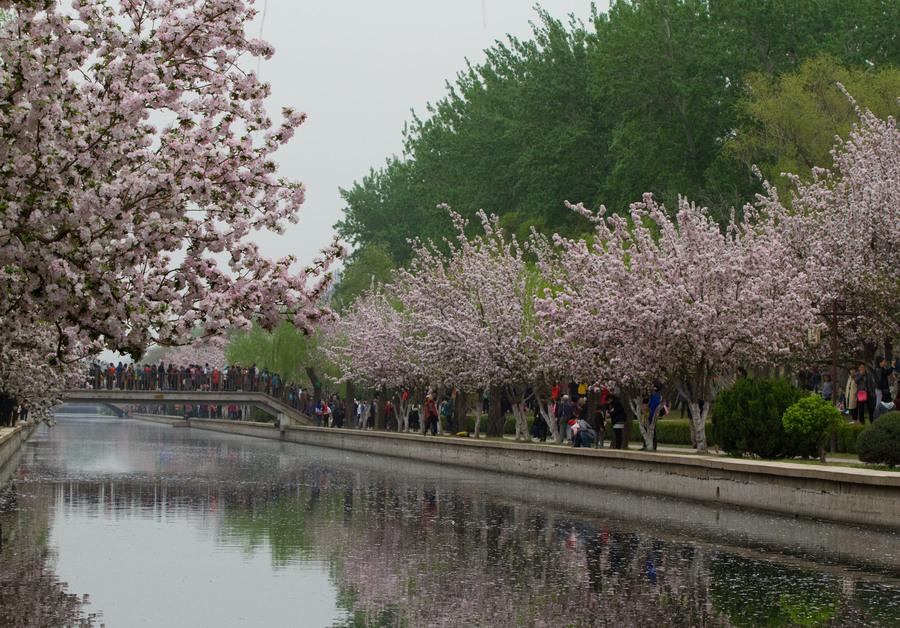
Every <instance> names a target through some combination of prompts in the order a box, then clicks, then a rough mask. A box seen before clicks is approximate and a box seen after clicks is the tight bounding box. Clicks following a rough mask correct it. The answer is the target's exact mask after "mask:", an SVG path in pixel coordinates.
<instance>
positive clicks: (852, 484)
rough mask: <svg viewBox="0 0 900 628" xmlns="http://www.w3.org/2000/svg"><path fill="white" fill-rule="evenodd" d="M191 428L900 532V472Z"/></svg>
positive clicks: (237, 427)
mask: <svg viewBox="0 0 900 628" xmlns="http://www.w3.org/2000/svg"><path fill="white" fill-rule="evenodd" d="M141 418H144V417H141ZM158 420H163V419H158ZM166 422H172V421H171V419H169V420H167V421H166ZM176 423H182V424H183V422H176ZM190 426H191V427H194V428H199V429H206V430H215V431H222V432H228V433H231V434H242V435H245V436H253V437H260V438H269V439H275V440H281V441H285V442H294V443H302V444H306V445H315V446H318V447H330V448H336V449H344V450H351V451H355V452H358V453H361V454H375V455H380V456H391V457H395V458H400V459H406V460H410V461H413V460H414V461H421V462H431V463H437V464H442V465H453V466H456V467H462V468H470V469H480V470H486V471H494V472H499V473H505V474H511V475H516V476H523V477H533V478H541V479H544V480H553V481H560V482H567V483H573V484H576V485H578V484H580V485H587V486H593V487H600V488H614V489H618V490H628V491H631V492H633V491H637V492H643V493H646V494H648V495H657V496H666V497H673V498H677V499H686V500H693V501H697V502H702V503H705V504H719V505H723V506H725V505H727V506H737V507H744V508H750V509H754V510H763V511H770V512H778V513H782V514H787V515H794V516H797V517H804V518H809V519H822V520H827V521H836V522H843V523H851V524H859V525H866V526H878V527H883V528H893V529H898V528H900V473H889V472H879V471H873V470H868V469H855V468H834V467H819V466H812V465H809V466H807V465H801V464H789V463H787V464H786V463H777V462H765V461H754V460H736V459H731V458H723V457H717V456H692V455H681V454H667V453H652V452H643V451H627V450H626V451H616V450H610V449H601V450H596V449H573V448H571V447H563V446H559V445H542V444H534V443H515V442H502V441H494V440H491V441H476V440H473V439H466V438H459V439H457V438H433V437H430V436H428V437H423V436H420V435H417V434H416V435H412V434H396V433H388V432H364V431H357V430H352V429H342V430H337V429H328V428H315V427H292V426H286V427H285V428H284V429H281V430H280V429H278V428H276V427H274V426H272V425H271V424H266V423H244V422H234V421H219V420H209V419H191V420H190Z"/></svg>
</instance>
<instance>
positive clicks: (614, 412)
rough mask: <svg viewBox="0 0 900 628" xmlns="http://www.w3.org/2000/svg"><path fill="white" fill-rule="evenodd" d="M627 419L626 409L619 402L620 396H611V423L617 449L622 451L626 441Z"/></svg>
mask: <svg viewBox="0 0 900 628" xmlns="http://www.w3.org/2000/svg"><path fill="white" fill-rule="evenodd" d="M625 418H626V417H625V407H624V406H623V405H622V402H621V401H619V395H617V394H615V393H612V394H610V396H609V421H610V423H612V427H613V434H614V437H615V448H616V449H622V446H623V443H624V440H625V439H624V437H625Z"/></svg>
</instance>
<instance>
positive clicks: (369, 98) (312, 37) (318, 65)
mask: <svg viewBox="0 0 900 628" xmlns="http://www.w3.org/2000/svg"><path fill="white" fill-rule="evenodd" d="M540 4H541V6H542V7H543V8H544V9H546V10H547V11H548V12H549V13H550V15H552V16H553V17H555V18H557V19H561V20H563V21H564V22H567V21H568V18H567V17H566V16H568V15H569V14H570V13H572V14H574V15H575V16H576V17H577V18H580V19H581V20H583V21H584V22H585V24H587V23H588V18H589V17H590V1H589V0H545V1H544V2H541V3H540ZM597 5H598V7H600V8H601V9H602V10H606V7H607V4H606V2H604V1H603V0H600V2H598V3H597ZM256 6H257V9H258V10H259V11H260V15H258V16H257V19H256V22H255V23H254V24H253V25H250V26H249V27H248V31H249V34H250V35H251V36H253V37H258V36H260V34H261V36H262V39H265V40H267V41H269V42H270V43H272V44H273V45H274V46H275V56H274V57H273V58H272V59H271V60H269V61H264V62H262V65H261V68H260V74H261V77H262V79H263V80H264V81H267V82H269V83H271V84H272V89H273V95H272V97H271V98H270V100H269V104H268V110H269V112H270V115H272V116H273V120H277V119H278V118H277V117H276V114H278V112H279V111H280V108H281V107H282V106H287V105H290V106H292V107H294V108H295V109H298V110H300V111H305V112H306V113H307V114H308V116H309V118H308V120H307V122H306V123H305V124H304V125H303V126H302V127H301V128H300V129H299V130H298V132H297V134H296V135H295V136H294V138H293V140H292V141H291V143H290V144H289V145H288V146H287V147H286V148H285V149H283V150H282V151H279V154H278V155H279V157H278V161H279V163H280V166H281V170H280V174H281V175H282V176H286V177H290V178H293V179H299V180H301V181H303V182H304V183H305V184H306V188H307V195H306V203H305V204H304V206H303V209H302V212H301V220H300V223H299V224H298V225H292V226H290V228H289V230H288V232H287V233H286V234H285V236H283V237H280V238H278V237H275V236H262V237H260V243H261V244H262V248H263V251H264V253H265V255H266V256H267V257H270V258H274V257H282V256H284V255H287V254H294V255H295V256H297V257H298V258H299V259H300V260H301V261H303V262H307V261H309V260H310V259H311V258H312V257H313V256H314V255H315V254H316V253H317V252H318V250H319V249H321V248H322V247H323V246H325V245H326V244H327V243H328V242H329V241H330V240H331V238H332V236H333V235H334V229H333V225H334V223H335V222H337V221H338V220H340V219H341V218H342V213H341V209H342V208H343V203H342V201H341V198H340V194H339V192H338V188H340V187H343V188H349V187H351V186H352V184H353V182H354V181H359V180H361V179H362V178H363V177H364V176H365V175H366V174H368V172H369V168H372V167H374V168H376V169H377V168H379V167H381V166H382V165H383V164H384V162H385V159H386V158H388V157H390V156H391V155H393V154H400V152H401V149H402V131H403V126H404V123H406V122H407V121H409V120H410V119H411V115H410V110H411V109H414V110H415V111H416V112H417V113H418V114H419V115H420V116H421V117H424V116H425V114H426V111H425V105H426V103H428V102H436V101H438V100H440V99H441V98H442V97H443V96H444V95H445V94H446V87H445V82H446V81H448V80H449V81H450V82H451V83H452V82H453V80H454V79H455V77H456V73H457V72H458V71H460V70H462V69H463V68H464V67H465V59H466V58H468V59H469V60H470V61H471V62H472V63H473V64H478V63H481V62H482V61H483V59H484V54H483V52H482V51H483V50H484V49H485V48H490V47H491V46H492V45H493V42H494V41H496V40H497V39H501V40H505V39H506V34H507V33H509V34H512V35H514V36H516V37H518V38H520V39H530V38H531V27H530V26H529V21H530V20H536V19H537V14H536V13H535V10H534V6H535V4H534V3H533V2H531V1H530V0H453V1H452V2H451V1H448V0H441V1H437V0H380V1H378V0H327V1H324V0H313V1H303V0H256ZM263 11H264V12H265V14H264V15H263ZM260 26H261V29H260ZM260 31H261V32H260ZM485 209H487V210H488V211H490V208H485Z"/></svg>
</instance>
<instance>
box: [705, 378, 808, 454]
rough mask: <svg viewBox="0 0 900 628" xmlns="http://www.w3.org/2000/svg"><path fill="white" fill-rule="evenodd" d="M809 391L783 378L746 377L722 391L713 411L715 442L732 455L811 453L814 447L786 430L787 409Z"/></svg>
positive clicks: (710, 428)
mask: <svg viewBox="0 0 900 628" xmlns="http://www.w3.org/2000/svg"><path fill="white" fill-rule="evenodd" d="M805 394H806V393H805V391H803V390H801V389H800V388H797V387H796V386H794V385H792V384H790V383H789V382H787V381H785V380H783V379H754V378H749V377H745V378H742V379H739V380H737V381H736V382H735V384H734V386H733V387H731V388H730V389H727V390H724V391H722V392H721V393H719V396H718V398H717V399H716V402H715V404H714V405H713V407H712V411H711V412H710V418H711V422H710V425H709V432H710V436H711V437H712V442H714V443H715V444H716V445H718V446H719V447H720V448H721V449H723V450H724V451H726V452H727V453H728V454H729V455H731V456H736V457H740V456H743V455H744V454H748V453H749V454H755V455H757V456H759V457H760V458H790V457H794V456H797V455H804V456H808V455H810V454H812V453H814V452H815V449H814V448H813V447H810V446H809V444H808V443H805V442H804V440H803V439H801V438H800V437H798V436H795V435H789V434H787V433H786V432H785V430H784V425H783V424H782V422H781V418H782V416H783V415H784V411H785V410H787V409H788V408H789V407H790V406H792V405H793V404H795V403H796V402H797V401H799V400H800V399H801V398H802V397H803V396H804V395H805Z"/></svg>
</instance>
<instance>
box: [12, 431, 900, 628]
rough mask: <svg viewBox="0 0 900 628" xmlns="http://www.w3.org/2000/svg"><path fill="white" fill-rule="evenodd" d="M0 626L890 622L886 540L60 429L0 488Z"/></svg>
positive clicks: (139, 434)
mask: <svg viewBox="0 0 900 628" xmlns="http://www.w3.org/2000/svg"><path fill="white" fill-rule="evenodd" d="M0 495H2V497H0V525H2V532H3V536H2V540H3V546H2V548H0V625H2V626H7V625H9V626H28V625H35V626H67V625H83V626H100V625H106V626H110V627H128V626H153V627H156V626H221V627H227V626H324V627H333V626H341V627H343V626H348V627H349V626H412V627H417V626H649V625H666V626H685V627H687V626H896V625H900V578H898V574H900V570H898V565H900V541H898V540H897V538H896V536H895V535H894V534H892V533H890V532H884V531H878V530H868V529H862V528H853V527H850V526H840V525H835V524H828V523H821V522H810V521H799V520H791V519H786V518H780V517H777V516H774V515H767V514H760V513H752V512H748V511H741V510H725V509H714V508H711V507H708V506H700V505H697V504H691V503H684V502H677V501H675V500H665V499H652V498H646V497H640V496H636V495H630V494H628V493H627V492H614V491H602V490H596V489H587V488H584V487H579V486H577V485H570V484H559V483H550V482H540V481H535V480H529V479H521V478H509V477H505V476H500V475H496V474H490V473H484V472H480V471H467V470H460V469H450V468H446V467H439V466H435V465H428V464H420V463H409V462H406V461H401V460H397V459H390V458H380V457H376V456H370V455H365V454H359V453H357V452H352V451H336V450H327V449H318V448H312V447H305V446H301V445H297V444H292V443H279V442H274V441H266V440H261V439H251V438H244V437H237V436H230V435H223V434H216V433H210V432H204V431H200V430H192V429H184V428H181V429H176V428H171V427H168V426H165V425H158V424H153V423H147V422H142V421H136V420H119V419H109V418H98V417H93V418H89V417H81V418H73V417H63V418H62V419H61V420H60V422H59V424H58V425H56V426H55V427H53V428H48V427H46V426H42V427H41V428H39V430H38V431H37V432H35V434H34V435H33V436H32V437H31V439H30V440H29V441H28V442H27V443H26V444H25V446H24V448H23V452H22V456H21V460H20V464H19V466H18V467H17V470H16V473H15V475H14V477H13V479H12V480H11V481H10V482H9V484H8V485H7V486H6V488H5V490H2V491H0Z"/></svg>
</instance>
